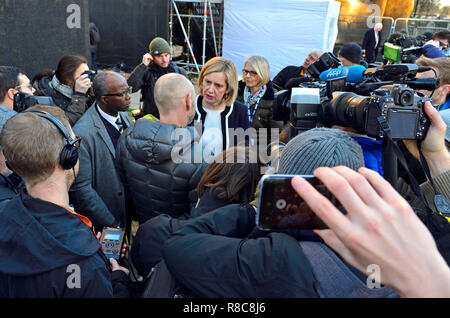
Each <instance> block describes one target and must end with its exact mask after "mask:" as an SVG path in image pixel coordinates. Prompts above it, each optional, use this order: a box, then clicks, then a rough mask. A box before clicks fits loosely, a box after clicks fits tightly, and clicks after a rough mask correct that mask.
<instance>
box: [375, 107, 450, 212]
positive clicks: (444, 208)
mask: <svg viewBox="0 0 450 318" xmlns="http://www.w3.org/2000/svg"><path fill="white" fill-rule="evenodd" d="M377 120H378V123H379V124H380V127H381V129H382V130H383V132H384V134H385V136H386V137H387V138H388V140H389V141H390V142H391V143H392V144H393V149H394V152H395V154H396V156H397V159H398V161H399V162H400V164H401V165H402V166H403V168H404V169H405V171H406V173H407V174H408V177H409V180H410V184H411V188H412V190H413V191H414V193H415V194H416V195H417V197H419V199H420V200H421V201H422V203H423V204H424V206H425V209H426V211H427V214H428V215H429V216H430V215H432V214H433V213H434V212H433V210H432V209H431V208H430V206H429V205H428V203H427V201H426V200H425V197H424V195H423V192H422V190H421V189H420V185H419V183H418V182H417V179H416V178H415V177H414V175H413V174H412V173H411V172H410V171H409V168H408V164H407V163H406V159H405V156H404V154H403V152H402V151H401V150H400V148H399V147H398V145H397V143H396V142H394V140H393V139H392V137H391V133H390V131H391V129H390V127H389V124H388V123H387V120H386V118H385V117H384V116H379V117H378V118H377ZM418 149H419V154H420V161H421V164H422V167H423V169H424V171H425V173H426V175H427V177H428V180H429V181H430V184H431V186H432V187H433V190H434V192H435V197H434V204H435V206H436V210H437V211H438V212H439V213H440V214H442V215H443V216H445V217H447V218H448V217H450V204H449V203H448V201H447V200H446V199H445V197H444V196H442V195H441V194H440V193H439V192H438V191H437V189H436V185H435V184H434V181H433V178H432V177H431V173H430V168H429V167H428V164H427V162H426V160H425V158H424V156H423V154H422V151H421V150H420V146H419V147H418Z"/></svg>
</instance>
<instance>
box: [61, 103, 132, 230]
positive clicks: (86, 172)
mask: <svg viewBox="0 0 450 318" xmlns="http://www.w3.org/2000/svg"><path fill="white" fill-rule="evenodd" d="M96 108H97V106H96V105H93V106H92V107H90V108H89V109H88V110H87V111H86V113H85V114H84V115H83V117H82V118H81V119H80V120H79V121H78V123H77V124H76V125H75V127H73V131H74V133H75V135H77V136H80V137H82V139H83V141H82V142H81V148H80V152H79V158H80V170H79V173H78V176H77V178H76V179H75V182H74V183H73V185H72V187H71V188H70V192H69V193H70V198H71V200H72V202H73V205H74V207H75V209H76V211H77V212H78V213H80V214H83V215H85V216H87V217H88V218H89V219H91V221H92V222H93V223H94V225H95V227H96V228H97V229H101V228H102V227H104V226H110V225H112V224H113V223H115V224H118V225H121V226H123V227H124V226H125V224H126V220H125V215H126V212H125V194H124V187H123V185H122V182H121V180H120V177H119V174H118V173H117V171H116V167H115V158H116V149H115V147H114V145H113V142H112V140H111V137H110V136H109V134H108V131H107V130H106V128H105V125H104V124H103V121H102V119H101V118H100V114H99V112H98V110H97V109H96ZM120 116H121V118H122V122H123V123H125V125H126V126H127V127H130V126H131V123H130V120H129V118H128V114H127V113H126V112H123V113H120Z"/></svg>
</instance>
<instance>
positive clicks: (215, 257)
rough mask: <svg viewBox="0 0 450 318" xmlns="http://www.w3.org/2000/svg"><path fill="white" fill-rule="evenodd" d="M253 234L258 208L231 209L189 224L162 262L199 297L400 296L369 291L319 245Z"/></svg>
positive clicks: (354, 273) (168, 244) (174, 236)
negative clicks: (256, 209)
mask: <svg viewBox="0 0 450 318" xmlns="http://www.w3.org/2000/svg"><path fill="white" fill-rule="evenodd" d="M297 231H301V230H297ZM254 232H255V209H254V207H253V206H251V205H245V204H243V205H238V204H231V205H227V206H225V207H222V208H219V209H216V210H214V211H211V212H210V213H207V214H205V215H203V216H201V217H198V218H195V219H192V220H190V221H188V222H186V223H185V224H184V226H183V227H182V228H181V229H180V230H178V231H176V232H175V233H173V234H172V236H171V237H170V238H169V239H168V240H167V241H166V243H165V245H164V247H163V251H162V252H163V253H162V254H163V259H164V261H165V264H166V265H167V268H168V270H169V271H170V272H171V274H172V275H174V276H175V278H176V279H177V281H178V282H179V284H181V285H182V286H184V287H185V288H187V289H188V290H190V291H191V292H192V293H193V294H195V295H198V296H199V297H213V298H214V297H226V298H277V297H283V298H292V297H302V298H305V297H396V296H398V295H397V294H396V293H395V292H394V291H393V290H391V289H389V288H388V287H382V288H379V289H371V288H368V287H367V285H366V281H367V277H366V276H365V275H364V274H363V273H361V272H359V271H357V270H356V269H355V268H353V267H351V266H350V265H348V264H346V263H345V262H343V261H342V259H340V257H339V256H338V255H336V254H335V253H334V252H333V251H332V250H331V249H330V248H328V247H327V246H326V245H325V244H323V243H321V242H320V241H317V240H314V241H305V240H303V239H300V241H298V239H297V238H296V237H294V236H292V235H288V234H287V232H286V233H279V232H267V231H263V232H264V233H262V236H261V235H260V236H255V235H253V233H254ZM299 234H300V233H299ZM300 236H301V234H300Z"/></svg>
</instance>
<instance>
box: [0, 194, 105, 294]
mask: <svg viewBox="0 0 450 318" xmlns="http://www.w3.org/2000/svg"><path fill="white" fill-rule="evenodd" d="M0 233H2V235H0V297H1V298H5V297H20V298H22V297H32V298H36V297H44V298H54V297H76V298H79V297H102V298H103V297H112V296H113V287H112V283H111V273H110V270H109V264H108V260H107V259H106V258H105V257H104V256H103V255H102V252H101V250H100V244H99V243H98V241H97V239H96V237H95V236H94V233H93V232H92V230H91V229H90V228H89V227H88V226H86V225H85V224H84V223H83V222H82V221H81V220H80V219H79V218H78V217H77V216H76V215H74V214H71V213H70V212H69V211H67V210H66V209H65V208H64V207H60V206H58V205H55V204H53V203H50V202H47V201H42V200H39V199H34V198H32V197H30V196H29V195H27V194H25V193H24V192H21V193H20V194H19V195H18V196H16V197H15V198H13V199H12V200H10V201H5V202H2V203H1V206H0ZM72 264H74V265H77V266H73V265H72ZM70 265H72V266H70ZM77 275H78V276H77Z"/></svg>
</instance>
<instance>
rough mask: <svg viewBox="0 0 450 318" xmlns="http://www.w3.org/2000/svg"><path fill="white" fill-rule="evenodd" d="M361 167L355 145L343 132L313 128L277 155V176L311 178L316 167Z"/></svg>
mask: <svg viewBox="0 0 450 318" xmlns="http://www.w3.org/2000/svg"><path fill="white" fill-rule="evenodd" d="M335 166H347V167H349V168H351V169H353V170H357V169H359V168H361V167H363V166H364V157H363V153H362V149H361V147H360V146H359V145H358V143H357V142H356V141H355V140H353V139H352V138H351V137H350V136H348V135H347V134H346V133H345V132H344V131H342V130H338V129H331V128H314V129H311V130H308V131H307V132H304V133H302V134H300V135H298V136H296V137H295V138H293V139H292V140H290V141H289V142H288V143H287V145H286V147H284V149H283V152H282V153H281V158H280V163H279V167H278V172H277V173H278V174H313V172H314V170H315V169H316V168H318V167H335Z"/></svg>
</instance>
